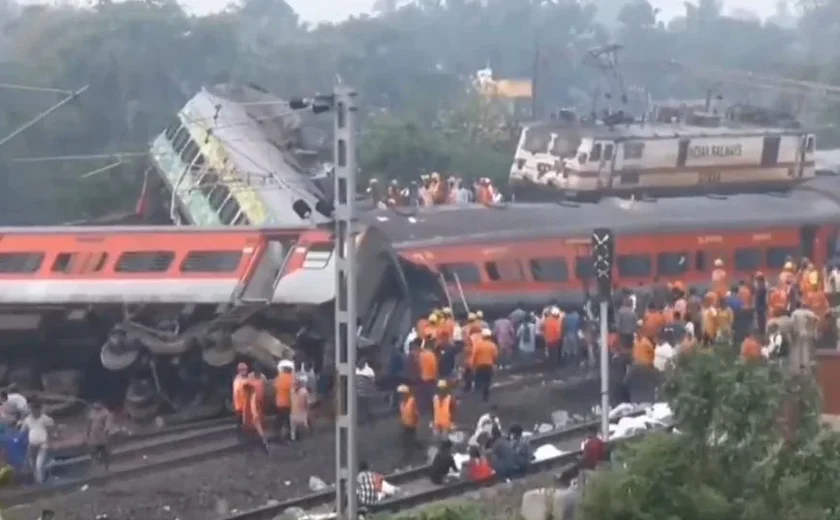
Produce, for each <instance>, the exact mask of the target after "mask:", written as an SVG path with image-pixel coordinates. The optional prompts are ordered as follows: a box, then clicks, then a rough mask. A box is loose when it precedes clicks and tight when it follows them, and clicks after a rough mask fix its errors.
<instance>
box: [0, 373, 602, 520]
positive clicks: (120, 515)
mask: <svg viewBox="0 0 840 520" xmlns="http://www.w3.org/2000/svg"><path fill="white" fill-rule="evenodd" d="M598 386H599V382H598V380H597V379H595V380H589V381H587V382H585V383H583V384H579V385H575V386H573V387H568V388H564V387H560V386H554V385H553V384H551V383H548V384H545V385H535V386H528V387H525V388H521V389H508V390H499V391H497V392H495V393H494V394H493V395H492V396H491V404H493V405H495V406H496V407H497V409H498V414H499V416H500V418H501V420H502V425H503V426H504V427H505V428H507V427H508V426H510V425H511V424H514V423H519V424H521V425H522V426H523V427H524V428H526V429H531V428H533V427H535V426H537V425H539V424H544V423H551V422H552V413H553V412H556V411H557V410H566V411H568V412H569V414H570V415H572V416H582V415H586V414H589V413H590V411H591V409H592V407H593V405H595V404H597V402H598V400H599V390H598ZM459 404H460V406H459V407H458V410H457V415H456V418H457V420H458V425H459V427H461V428H463V429H464V430H467V431H469V432H470V433H471V432H472V430H473V429H474V428H475V423H476V421H477V420H478V418H479V417H480V416H481V415H482V414H484V413H485V412H486V411H487V409H488V407H487V405H485V404H483V403H481V401H480V399H479V398H478V396H475V395H468V396H465V397H464V398H463V399H462V401H461V402H460V403H459ZM359 439H360V446H359V449H360V460H367V461H368V463H369V464H370V465H371V467H372V468H373V469H374V470H376V471H380V472H382V473H390V472H393V471H395V470H397V469H400V468H402V467H405V464H401V462H402V461H401V450H400V426H399V420H398V418H397V417H396V416H394V417H391V418H387V419H381V420H379V421H377V422H374V423H372V424H363V425H360V428H359ZM422 440H423V441H425V442H426V443H430V442H431V440H430V432H429V431H428V429H426V430H425V431H423V434H422ZM425 457H426V456H425V453H422V452H418V454H417V457H416V459H415V460H413V461H412V462H413V464H415V465H418V464H423V463H425V462H426V461H425ZM334 461H335V438H334V435H332V434H331V433H329V432H322V433H316V434H314V435H313V436H312V437H311V438H308V439H304V440H302V441H300V442H297V443H292V444H288V445H279V444H273V445H271V447H270V451H269V453H268V455H266V454H265V453H263V452H262V451H260V450H259V449H243V451H242V452H239V453H234V454H228V455H223V456H220V457H219V458H217V459H213V460H207V461H203V462H200V463H197V464H193V465H190V466H188V467H183V468H179V469H176V470H170V471H166V472H163V473H156V474H152V475H145V476H142V477H136V478H129V479H122V480H118V481H114V482H111V483H108V484H106V485H103V486H101V487H90V488H88V489H86V490H84V491H81V490H80V491H78V492H76V493H73V494H69V495H63V496H56V497H52V498H49V499H44V500H42V501H40V502H37V503H33V504H27V505H21V506H18V507H14V508H11V509H9V510H8V511H4V514H5V517H7V518H13V519H15V520H36V519H37V518H38V516H39V514H40V512H41V510H42V509H45V508H49V509H52V510H54V511H55V512H56V513H57V515H56V516H57V517H58V518H62V519H64V520H94V519H97V520H213V519H215V518H221V517H223V516H225V513H226V512H227V513H228V514H229V513H231V512H234V511H237V510H238V511H243V510H247V509H250V508H254V507H257V506H260V505H263V504H265V503H267V502H269V501H284V500H288V499H291V498H294V497H297V496H301V495H305V494H309V493H311V492H312V491H311V490H310V489H309V479H310V477H311V476H316V477H318V478H320V479H322V480H324V481H325V482H327V483H332V482H333V481H334V478H333V477H334V472H335V462H334Z"/></svg>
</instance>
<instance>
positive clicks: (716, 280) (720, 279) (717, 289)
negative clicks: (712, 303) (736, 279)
mask: <svg viewBox="0 0 840 520" xmlns="http://www.w3.org/2000/svg"><path fill="white" fill-rule="evenodd" d="M714 265H715V268H714V269H712V291H713V292H714V293H715V294H717V296H718V301H720V300H723V299H724V298H726V296H727V295H728V294H729V282H728V280H727V275H726V269H724V264H723V259H722V258H717V259H715V264H714Z"/></svg>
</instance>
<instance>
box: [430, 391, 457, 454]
mask: <svg viewBox="0 0 840 520" xmlns="http://www.w3.org/2000/svg"><path fill="white" fill-rule="evenodd" d="M432 406H433V408H432V409H433V411H434V414H433V418H432V426H433V429H434V432H435V436H436V437H437V438H439V439H445V438H447V437H448V436H449V433H450V432H452V428H453V427H454V425H455V421H454V417H455V398H453V397H452V394H451V393H450V392H449V383H447V382H446V381H445V380H443V379H441V380H440V381H438V383H437V394H436V395H435V397H434V400H433V402H432Z"/></svg>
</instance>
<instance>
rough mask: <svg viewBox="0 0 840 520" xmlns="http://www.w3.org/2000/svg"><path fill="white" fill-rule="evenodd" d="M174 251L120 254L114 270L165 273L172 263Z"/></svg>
mask: <svg viewBox="0 0 840 520" xmlns="http://www.w3.org/2000/svg"><path fill="white" fill-rule="evenodd" d="M174 259H175V253H174V252H172V251H128V252H125V253H123V254H122V255H120V258H119V259H118V260H117V264H116V265H115V266H114V271H116V272H118V273H164V272H166V271H167V270H168V269H169V266H170V265H172V261H173V260H174Z"/></svg>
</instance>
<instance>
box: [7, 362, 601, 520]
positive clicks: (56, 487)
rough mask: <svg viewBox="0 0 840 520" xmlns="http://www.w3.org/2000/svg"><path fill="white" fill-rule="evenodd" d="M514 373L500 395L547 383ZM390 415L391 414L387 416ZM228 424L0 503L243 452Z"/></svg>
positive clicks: (128, 450) (135, 450)
mask: <svg viewBox="0 0 840 520" xmlns="http://www.w3.org/2000/svg"><path fill="white" fill-rule="evenodd" d="M512 372H513V373H514V374H513V375H512V377H507V378H505V379H502V380H501V381H499V383H497V385H498V389H499V390H500V391H505V392H507V391H511V390H519V389H523V388H526V387H529V386H531V385H532V384H544V382H545V374H543V373H541V372H536V373H534V374H533V375H534V376H535V377H522V376H518V375H516V372H520V373H521V371H512ZM510 374H511V372H506V375H510ZM554 375H555V376H559V377H561V378H562V379H560V380H558V381H557V382H558V383H560V384H562V385H563V386H577V385H580V384H582V383H585V382H586V381H590V380H592V377H593V374H592V373H585V374H583V375H579V376H572V377H569V374H565V377H564V374H562V373H560V374H554ZM494 386H495V385H494ZM390 415H391V414H390V413H389V414H388V416H390ZM384 416H385V415H384V414H377V416H375V417H374V419H375V420H378V419H382V418H383V417H384ZM229 421H230V420H229V419H228V424H227V425H224V424H209V425H207V426H205V427H204V428H203V429H200V430H195V429H189V428H185V430H184V431H183V432H182V434H181V436H178V434H177V432H176V433H175V434H173V433H172V432H166V433H168V434H170V435H172V436H173V439H172V440H171V441H169V442H161V443H160V445H155V444H150V445H149V447H147V448H146V449H147V450H148V451H146V452H144V451H143V449H142V448H140V447H139V446H125V447H124V448H123V450H122V452H121V453H123V454H122V455H119V453H120V452H117V450H115V456H114V457H113V458H112V464H111V470H110V471H109V472H107V473H97V474H83V475H81V476H71V477H70V478H65V479H62V480H59V481H57V482H55V483H49V484H46V485H43V486H37V487H36V486H32V487H24V488H15V489H10V490H4V491H3V492H0V502H2V503H3V505H4V506H6V507H11V506H15V505H20V504H24V503H29V502H33V501H35V500H40V499H43V498H46V497H50V496H54V495H59V494H65V493H71V492H73V491H77V490H78V489H80V488H82V487H85V486H98V485H104V484H107V483H109V482H112V481H118V480H121V479H127V478H136V477H141V476H146V475H150V474H154V473H160V472H164V471H169V470H171V469H176V468H180V467H184V466H189V465H192V464H197V463H200V462H203V461H205V460H208V459H211V458H215V457H219V456H222V455H227V454H231V453H234V452H236V451H238V450H242V449H244V447H243V445H242V443H241V441H240V439H239V438H238V437H237V436H235V435H234V433H235V426H234V425H233V424H231V423H230V422H229ZM160 438H161V437H160V434H159V435H150V436H149V437H148V438H147V439H146V442H149V441H153V440H155V439H160ZM197 439H203V441H202V442H197ZM277 440H278V438H277V437H276V436H271V437H269V441H270V442H276V441H277ZM62 463H63V464H65V466H64V469H65V470H67V471H69V472H73V471H78V470H81V469H86V465H87V464H89V463H90V459H89V457H87V456H84V457H78V458H75V459H68V460H67V461H66V462H65V461H59V463H58V464H59V466H58V467H59V468H61V465H60V464H62Z"/></svg>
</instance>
